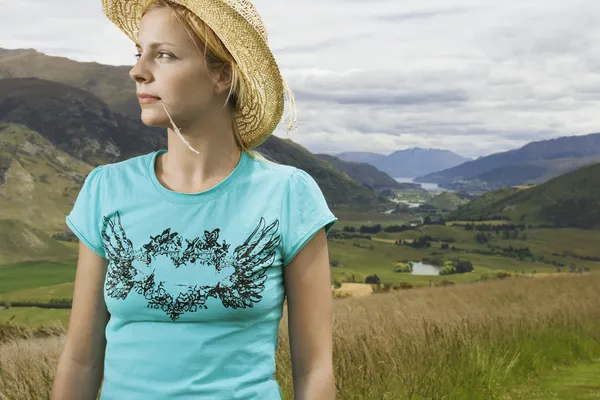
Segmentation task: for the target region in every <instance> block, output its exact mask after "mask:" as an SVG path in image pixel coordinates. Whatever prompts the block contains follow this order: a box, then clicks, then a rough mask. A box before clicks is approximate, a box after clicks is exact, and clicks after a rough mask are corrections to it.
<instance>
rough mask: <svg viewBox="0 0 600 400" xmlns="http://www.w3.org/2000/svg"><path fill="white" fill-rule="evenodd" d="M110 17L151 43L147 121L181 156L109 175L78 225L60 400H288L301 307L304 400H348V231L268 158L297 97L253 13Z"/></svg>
mask: <svg viewBox="0 0 600 400" xmlns="http://www.w3.org/2000/svg"><path fill="white" fill-rule="evenodd" d="M103 7H104V11H105V13H106V14H107V16H108V17H109V18H110V19H111V21H113V22H114V23H115V24H116V25H117V26H118V27H119V28H121V29H122V30H123V31H124V32H125V33H126V34H127V35H128V36H129V37H130V38H131V39H132V40H134V41H135V42H136V47H137V50H138V54H137V57H138V61H137V63H136V65H135V66H134V67H133V69H132V70H131V72H130V76H131V78H132V79H133V80H134V81H135V83H136V90H137V94H138V97H139V101H140V106H141V113H142V114H141V118H142V121H143V122H144V124H146V125H152V126H161V127H165V128H167V132H168V150H164V149H162V150H158V151H155V152H152V153H149V154H144V155H141V156H138V157H134V158H131V159H128V160H125V161H123V162H119V163H114V164H110V165H104V166H99V167H97V168H95V169H94V170H93V171H92V172H91V173H90V174H89V176H88V177H87V178H86V180H85V183H84V185H83V188H82V189H81V192H80V194H79V196H78V198H77V200H76V202H75V205H74V206H73V209H72V211H71V213H70V214H69V215H68V216H67V218H66V221H67V224H68V226H69V227H70V228H71V229H72V230H73V232H74V233H75V234H76V235H77V236H78V238H79V239H80V243H81V244H80V250H79V260H78V265H77V274H76V279H75V289H74V294H73V308H72V311H71V320H70V325H69V329H68V333H67V339H66V343H65V346H64V350H63V353H62V355H61V357H60V361H59V365H58V368H57V371H56V376H55V380H54V385H53V391H52V397H51V398H52V399H53V400H67V399H77V400H85V399H90V400H91V399H95V398H96V396H97V394H98V390H99V389H100V387H101V391H100V392H101V393H100V394H101V397H100V398H101V399H102V400H114V399H116V400H122V399H127V400H136V399H143V400H152V399H156V400H159V399H160V400H166V399H261V400H270V399H280V398H281V394H280V390H279V386H278V384H277V381H276V380H275V379H274V377H273V374H274V373H275V357H274V356H275V351H276V348H277V339H278V326H279V321H280V319H281V316H282V309H283V304H284V296H286V295H287V304H288V318H289V335H290V347H291V354H292V368H293V382H294V391H295V398H296V399H311V400H312V399H333V398H334V397H335V385H334V377H333V367H332V355H331V353H332V343H331V334H332V333H331V317H332V316H331V291H330V277H329V263H328V251H327V241H326V235H327V233H328V231H329V229H330V228H331V226H332V225H333V224H334V223H335V221H336V220H337V218H336V217H335V216H334V215H333V214H332V213H331V211H330V210H329V208H328V207H327V204H326V202H325V199H324V197H323V195H322V193H321V191H320V190H319V187H318V186H317V184H316V183H315V181H314V180H313V179H312V178H311V177H310V176H309V175H308V174H307V173H306V172H304V171H302V170H300V169H297V168H294V167H290V166H284V165H279V164H276V163H272V162H269V161H266V160H264V159H263V158H262V157H259V156H257V154H256V153H255V152H253V151H252V148H253V147H256V146H257V145H259V144H260V143H262V142H263V141H264V140H265V139H266V138H267V137H268V136H269V135H270V134H272V132H273V130H274V128H275V126H276V125H277V123H278V122H279V120H280V119H281V115H282V113H283V109H284V106H283V104H284V98H285V96H284V94H285V93H286V91H289V89H288V88H287V86H286V85H285V83H284V81H283V80H282V78H281V76H280V74H279V70H278V68H277V64H276V63H275V61H274V59H273V56H272V55H271V52H270V51H269V49H268V45H267V40H266V33H265V31H264V28H263V26H262V23H261V21H260V18H259V17H258V15H257V14H256V12H255V10H254V8H253V6H252V5H251V4H250V3H249V2H248V1H246V0H210V1H209V0H206V1H204V0H187V1H186V0H176V1H172V2H170V1H164V0H160V1H157V0H133V1H132V0H103ZM290 94H291V93H290ZM290 98H291V99H292V100H293V98H292V97H291V96H290ZM292 103H293V102H292Z"/></svg>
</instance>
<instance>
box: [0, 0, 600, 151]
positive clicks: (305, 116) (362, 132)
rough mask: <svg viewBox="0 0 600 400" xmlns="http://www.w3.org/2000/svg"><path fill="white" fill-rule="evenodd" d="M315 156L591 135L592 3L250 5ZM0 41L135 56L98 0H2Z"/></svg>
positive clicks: (88, 54) (352, 0)
mask: <svg viewBox="0 0 600 400" xmlns="http://www.w3.org/2000/svg"><path fill="white" fill-rule="evenodd" d="M253 3H254V5H255V6H256V8H257V10H258V12H259V13H260V15H261V17H262V19H263V21H264V23H265V26H266V29H267V31H268V34H269V44H270V46H271V49H272V51H273V54H274V55H275V58H276V60H277V62H278V64H279V66H280V69H281V72H282V75H283V76H284V78H285V79H286V81H287V82H288V84H289V85H290V87H291V89H292V90H293V92H294V93H295V97H296V101H297V114H298V130H297V132H296V133H294V134H292V135H289V136H288V135H287V134H286V133H285V130H284V129H283V128H284V124H281V125H280V127H279V128H278V129H277V130H276V132H275V134H276V135H277V136H279V137H284V138H286V137H289V138H291V139H292V140H294V141H296V142H298V143H300V144H301V145H303V146H305V147H306V148H308V149H309V150H310V151H312V152H315V153H332V154H335V153H339V152H343V151H372V152H377V153H382V154H389V153H391V152H393V151H396V150H401V149H406V148H411V147H421V148H440V149H447V150H451V151H454V152H456V153H458V154H460V155H462V156H465V157H478V156H484V155H487V154H491V153H495V152H499V151H505V150H510V149H514V148H518V147H521V146H523V145H525V144H527V143H528V142H531V141H536V140H545V139H551V138H555V137H559V136H571V135H582V134H587V133H595V132H600V118H599V117H598V115H599V111H600V24H598V23H597V16H598V15H600V2H598V1H595V0H505V1H503V2H500V1H497V0H494V1H489V0H418V1H416V0H405V1H399V0H368V1H367V0H301V1H291V0H256V1H254V2H253ZM0 9H1V10H2V12H1V16H0V20H1V22H2V23H1V24H0V47H2V48H9V49H15V48H35V49H36V50H38V51H40V52H42V53H45V54H48V55H55V56H63V57H68V58H70V59H74V60H77V61H95V62H99V63H102V64H110V65H133V63H134V62H135V57H134V54H135V53H136V51H135V48H134V46H133V44H132V43H131V42H130V41H129V39H127V37H126V36H125V35H124V34H122V33H121V31H120V30H119V29H118V28H117V27H115V26H114V25H112V23H111V22H110V21H109V20H108V19H107V18H106V17H105V16H104V14H103V13H102V8H101V1H100V0H93V1H92V0H77V1H68V2H66V1H64V0H19V1H9V0H0Z"/></svg>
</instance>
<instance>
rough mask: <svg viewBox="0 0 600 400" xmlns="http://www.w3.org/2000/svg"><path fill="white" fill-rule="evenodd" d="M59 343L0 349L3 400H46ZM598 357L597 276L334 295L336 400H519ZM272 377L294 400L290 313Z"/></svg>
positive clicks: (52, 340)
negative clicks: (540, 383) (542, 382)
mask: <svg viewBox="0 0 600 400" xmlns="http://www.w3.org/2000/svg"><path fill="white" fill-rule="evenodd" d="M1 328H2V327H0V331H1V330H2V329H1ZM13 336H15V335H14V334H13ZM17 336H18V334H17ZM1 337H2V336H1V335H0V338H1ZM0 340H2V339H0ZM6 340H7V339H6V337H5V341H6ZM62 340H63V339H62V337H52V338H38V339H29V340H14V339H13V340H9V341H8V342H6V343H4V344H2V345H0V399H1V400H17V399H18V400H28V399H35V400H39V399H46V398H48V394H49V391H50V387H51V382H52V376H53V371H54V368H55V366H56V363H57V361H58V356H59V353H60V350H61V347H62ZM599 357H600V276H594V275H590V276H583V277H573V278H572V279H560V278H552V277H549V278H547V279H523V278H521V279H514V280H512V279H511V280H506V281H497V282H491V283H486V284H474V285H458V286H453V287H441V288H431V289H430V288H427V289H413V290H409V291H402V292H394V293H389V294H377V295H373V296H367V297H362V298H348V299H340V300H335V301H334V366H335V374H336V384H337V386H338V389H339V394H338V399H343V400H346V399H357V400H358V399H361V400H363V399H378V400H379V399H422V400H425V399H427V400H435V399H440V400H441V399H482V400H483V399H517V398H518V397H506V396H507V393H509V389H511V391H510V393H513V396H514V393H517V392H518V391H517V392H515V391H514V388H515V387H518V385H519V384H520V383H521V382H525V381H527V380H530V379H532V378H535V377H536V376H537V374H543V373H544V372H546V371H549V370H550V369H552V368H553V367H554V366H556V365H558V364H565V365H568V364H572V363H577V362H579V361H582V360H585V359H586V358H599ZM276 377H277V379H278V381H279V382H280V385H281V388H282V392H283V394H284V399H292V398H293V397H292V376H291V363H290V353H289V342H288V337H287V318H286V316H285V315H284V318H283V320H282V323H281V326H280V343H279V348H278V351H277V374H276Z"/></svg>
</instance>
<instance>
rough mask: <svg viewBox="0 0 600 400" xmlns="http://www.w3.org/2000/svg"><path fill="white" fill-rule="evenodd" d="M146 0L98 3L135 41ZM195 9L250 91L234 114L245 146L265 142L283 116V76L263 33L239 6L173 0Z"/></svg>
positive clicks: (202, 0) (216, 1) (209, 0)
mask: <svg viewBox="0 0 600 400" xmlns="http://www.w3.org/2000/svg"><path fill="white" fill-rule="evenodd" d="M148 1H149V0H102V9H103V11H104V13H105V14H106V16H107V17H108V19H109V20H111V21H112V22H113V23H114V24H115V25H116V26H117V27H118V28H119V29H121V31H123V32H124V33H125V34H126V35H127V36H128V37H129V38H130V39H131V40H132V41H133V42H136V41H137V33H138V30H139V23H140V20H141V17H142V10H143V7H144V5H145V4H147V3H148ZM171 1H172V2H173V3H177V4H180V5H182V6H184V7H186V8H188V9H189V10H190V11H192V12H193V13H194V14H196V15H197V16H198V17H199V18H200V19H201V20H202V21H203V22H204V23H205V24H206V25H207V26H208V27H209V28H211V29H212V30H213V31H214V32H215V34H216V35H217V36H218V37H219V39H221V41H222V42H223V44H224V45H225V47H226V48H227V50H228V51H229V52H230V53H231V55H232V57H233V58H234V60H235V61H236V63H237V64H238V66H239V68H240V70H241V71H242V72H243V73H244V78H245V80H246V82H247V86H248V87H247V89H248V93H247V94H248V95H247V96H245V98H244V99H243V101H242V104H241V107H240V109H239V110H237V111H236V115H235V120H236V123H237V126H238V129H239V132H240V136H241V138H242V141H243V142H244V145H245V146H246V147H247V148H253V147H256V146H258V145H260V144H261V143H263V142H264V141H265V140H266V139H267V138H268V137H269V136H270V135H271V134H272V133H273V131H274V130H275V128H276V127H277V125H278V124H279V122H280V120H281V116H282V114H283V110H284V103H285V88H284V82H283V79H282V77H281V73H280V71H279V67H278V65H277V62H276V61H275V57H274V56H273V54H272V52H271V50H270V48H269V46H268V43H267V42H266V40H265V38H263V36H262V35H261V34H260V32H258V31H257V30H256V29H255V28H254V27H253V26H252V25H251V24H250V23H249V22H248V21H247V20H246V19H245V18H244V16H242V15H241V14H240V13H239V12H238V11H236V10H235V9H234V8H233V7H232V6H231V5H230V4H228V3H227V2H226V1H222V0H171Z"/></svg>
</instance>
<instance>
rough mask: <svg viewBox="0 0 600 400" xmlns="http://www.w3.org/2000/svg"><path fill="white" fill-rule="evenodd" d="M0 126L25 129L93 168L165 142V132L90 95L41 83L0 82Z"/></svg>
mask: <svg viewBox="0 0 600 400" xmlns="http://www.w3.org/2000/svg"><path fill="white" fill-rule="evenodd" d="M0 121H4V122H12V123H17V124H22V125H25V126H27V127H29V128H30V129H31V130H33V131H36V132H38V133H40V134H41V135H42V136H43V137H45V138H46V139H48V140H49V141H50V142H51V143H52V144H53V145H54V146H56V147H57V148H58V149H60V150H62V151H64V152H66V153H69V154H70V155H71V156H73V157H75V158H78V159H80V160H83V161H85V162H87V163H88V164H92V165H97V164H100V163H109V162H115V161H119V160H122V159H124V158H129V157H132V156H135V155H137V154H140V153H146V152H150V151H152V150H153V149H156V148H157V147H159V146H161V145H162V144H164V143H165V134H164V132H163V130H161V129H158V128H154V127H147V126H145V125H144V124H143V123H142V122H141V121H139V118H138V120H136V119H134V118H131V117H128V116H125V115H121V114H119V113H117V112H113V111H112V110H111V109H110V108H109V107H108V106H107V105H106V103H104V102H103V101H102V100H101V99H99V98H98V97H96V96H95V95H93V94H91V93H90V92H87V91H85V90H82V89H79V88H76V87H73V86H69V85H65V84H62V83H58V82H51V81H47V80H42V79H37V78H20V79H13V78H9V79H0Z"/></svg>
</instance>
